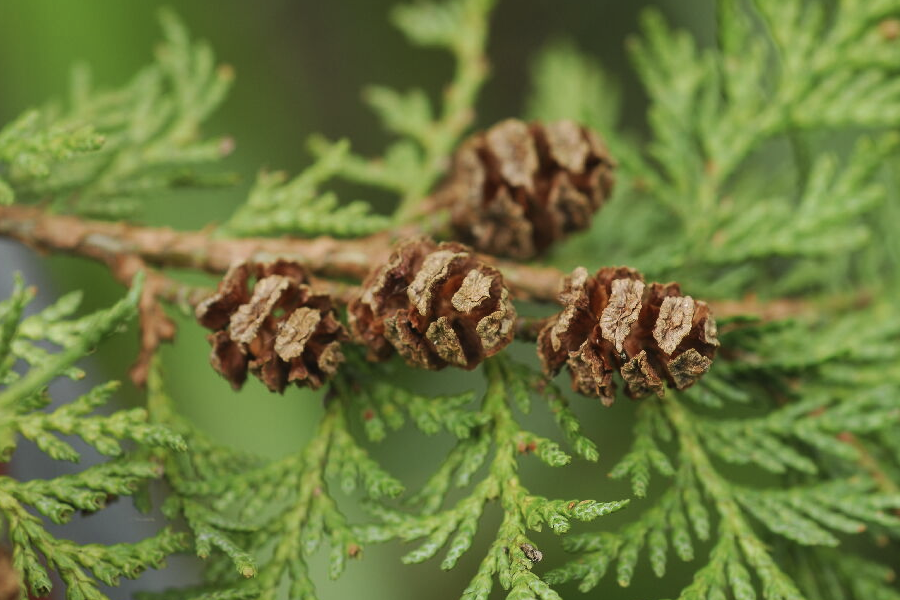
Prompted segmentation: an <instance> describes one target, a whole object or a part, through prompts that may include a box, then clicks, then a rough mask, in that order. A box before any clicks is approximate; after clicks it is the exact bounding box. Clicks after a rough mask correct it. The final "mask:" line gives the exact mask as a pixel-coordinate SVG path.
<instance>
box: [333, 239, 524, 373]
mask: <svg viewBox="0 0 900 600" xmlns="http://www.w3.org/2000/svg"><path fill="white" fill-rule="evenodd" d="M347 309H348V315H349V320H350V326H351V329H352V330H353V334H354V335H355V337H356V338H357V339H359V340H360V341H362V342H363V343H364V344H366V345H367V346H368V347H369V356H370V358H371V359H373V360H383V359H385V358H387V357H388V356H390V354H391V347H393V348H394V349H395V350H396V351H397V352H398V353H400V355H401V356H403V358H405V359H406V361H407V362H408V363H409V364H411V365H414V366H419V367H424V368H427V369H442V368H444V367H446V366H447V365H454V366H457V367H461V368H463V369H474V368H475V367H476V366H477V365H478V363H480V362H481V361H482V360H484V359H485V358H486V357H488V356H492V355H494V354H496V353H497V352H499V351H500V350H501V349H503V348H504V347H505V346H506V345H507V344H508V343H509V342H510V341H512V338H513V334H514V328H513V325H514V324H515V320H516V311H515V309H514V308H513V305H512V302H511V301H510V299H509V291H508V290H507V289H506V286H505V285H504V283H503V276H502V275H501V274H500V272H499V271H498V270H497V269H495V268H493V267H490V266H488V265H486V264H484V263H482V262H481V261H479V260H478V259H477V258H476V257H475V255H474V254H473V253H472V252H471V251H470V249H469V248H467V247H466V246H463V245H462V244H457V243H452V242H451V243H443V244H436V243H435V242H433V241H432V240H430V239H427V238H414V239H411V240H407V241H405V242H402V243H400V244H399V245H398V246H397V247H396V248H395V250H394V252H393V254H391V257H390V259H388V262H387V263H386V264H384V265H383V266H381V267H379V268H377V269H374V270H373V271H372V272H371V273H369V275H368V277H366V280H365V281H364V282H363V285H362V289H361V291H360V294H359V296H358V297H356V298H355V299H353V300H352V301H351V302H350V304H349V305H348V307H347Z"/></svg>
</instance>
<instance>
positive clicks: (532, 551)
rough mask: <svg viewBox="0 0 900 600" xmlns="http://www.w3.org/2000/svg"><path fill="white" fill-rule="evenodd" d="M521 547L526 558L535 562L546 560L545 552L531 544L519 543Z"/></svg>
mask: <svg viewBox="0 0 900 600" xmlns="http://www.w3.org/2000/svg"><path fill="white" fill-rule="evenodd" d="M519 549H520V550H522V553H523V554H524V555H525V558H527V559H528V560H530V561H531V562H533V563H536V562H541V561H542V560H544V553H543V552H541V551H540V550H538V549H537V548H535V547H534V546H532V545H531V544H519Z"/></svg>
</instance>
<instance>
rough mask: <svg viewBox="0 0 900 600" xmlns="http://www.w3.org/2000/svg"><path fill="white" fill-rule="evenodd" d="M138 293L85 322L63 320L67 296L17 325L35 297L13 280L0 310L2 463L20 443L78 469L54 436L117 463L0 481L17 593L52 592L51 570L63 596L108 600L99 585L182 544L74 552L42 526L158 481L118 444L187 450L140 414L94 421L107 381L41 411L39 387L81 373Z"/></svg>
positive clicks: (166, 536)
mask: <svg viewBox="0 0 900 600" xmlns="http://www.w3.org/2000/svg"><path fill="white" fill-rule="evenodd" d="M140 290H141V280H140V279H138V280H137V281H136V282H135V285H134V286H133V288H132V290H131V291H130V292H129V294H128V296H127V297H126V298H125V299H123V300H122V301H120V302H119V303H118V304H116V305H115V306H113V307H111V308H109V309H106V310H101V311H98V312H96V313H94V314H92V315H88V316H87V317H82V318H77V319H67V318H66V317H69V316H70V315H71V314H72V313H73V312H74V311H75V310H76V309H77V305H78V300H79V298H78V297H77V296H75V295H71V296H68V297H64V298H63V299H62V300H60V301H59V302H57V303H56V304H54V305H52V306H50V307H48V308H46V309H44V310H43V311H41V312H39V313H36V314H34V315H32V316H29V317H26V318H24V319H23V318H22V315H23V312H24V310H25V307H26V305H27V304H28V302H29V300H30V299H31V298H32V297H33V295H34V290H33V289H31V288H26V287H25V286H24V285H23V283H22V280H21V278H17V279H16V284H15V287H14V289H13V293H12V296H11V297H10V298H9V299H7V300H5V301H4V302H2V303H0V381H2V382H3V383H2V385H0V430H2V432H3V434H2V439H3V450H2V453H3V460H4V461H8V460H9V459H10V458H11V457H12V456H13V454H14V452H15V449H16V447H17V446H18V444H19V442H20V440H21V439H26V440H29V441H31V442H33V443H34V444H36V445H37V447H38V448H39V449H40V450H42V451H43V452H45V453H46V454H47V455H49V456H50V457H51V458H53V459H56V460H69V461H78V459H79V454H78V452H77V451H76V450H75V449H74V448H73V447H72V446H71V445H70V444H69V443H68V442H66V441H64V440H63V439H61V438H60V437H59V436H63V435H76V436H79V437H80V438H81V439H82V440H84V441H85V442H86V443H87V444H88V445H90V446H92V447H94V448H95V449H96V450H97V451H99V452H100V453H101V454H106V455H111V456H116V457H118V458H116V459H115V460H113V461H110V462H105V463H103V462H102V463H98V464H96V465H93V466H90V467H88V468H86V469H84V470H83V471H80V472H78V473H74V474H70V475H61V476H59V477H56V478H53V479H30V480H26V481H19V480H16V479H13V478H11V477H7V476H2V477H0V515H2V518H3V520H4V522H5V524H6V527H7V528H8V531H9V540H10V542H11V544H12V555H13V566H14V567H15V568H16V569H17V570H18V571H19V573H21V574H22V580H21V582H20V583H21V586H22V593H23V594H27V593H30V594H33V595H34V596H41V597H42V596H45V595H47V594H49V593H50V590H51V588H52V587H53V584H52V580H51V577H50V573H49V572H50V571H55V572H56V573H58V575H59V577H60V578H61V579H62V581H63V582H64V583H65V585H66V597H67V598H69V599H71V600H81V599H85V600H102V599H105V598H107V596H106V595H105V594H103V593H102V592H100V591H99V590H98V588H97V582H102V583H105V584H107V585H116V584H117V582H118V580H119V578H120V577H128V578H135V577H137V576H138V575H140V573H141V572H142V571H143V570H145V569H147V568H148V567H153V568H159V567H161V566H162V565H163V563H164V560H165V558H166V557H167V556H168V555H170V554H172V553H174V552H176V551H179V550H181V549H182V548H183V546H184V538H183V536H182V535H181V534H178V533H175V532H174V531H172V530H170V529H167V528H166V529H162V530H161V531H160V532H159V533H157V534H156V535H155V536H153V537H151V538H148V539H146V540H142V541H140V542H136V543H129V544H114V545H110V546H103V545H99V544H87V545H83V544H77V543H75V542H71V541H68V540H65V539H61V538H58V537H56V536H55V535H54V534H52V533H50V531H48V530H47V528H46V526H45V523H44V520H43V519H42V518H41V516H43V517H45V518H47V519H49V520H50V521H52V522H53V523H56V524H65V523H68V522H69V521H70V520H71V519H72V517H73V516H74V515H75V513H76V512H78V511H82V512H86V513H93V512H96V511H99V510H102V509H103V508H104V507H105V505H106V503H107V501H108V499H109V498H111V497H116V496H128V495H131V494H133V493H135V491H136V489H137V488H138V486H139V485H140V484H142V483H143V482H145V481H147V480H150V479H157V478H159V477H160V476H161V475H162V468H161V467H160V465H159V464H158V463H157V462H154V461H149V460H146V459H145V458H142V457H141V456H140V454H139V453H134V452H132V453H130V454H124V453H123V450H122V448H121V446H120V442H121V441H123V440H132V441H133V442H135V443H136V444H138V445H139V446H141V447H158V448H166V449H167V450H168V451H171V452H181V451H184V450H185V444H184V440H183V439H182V438H181V437H180V436H179V435H177V434H176V433H174V432H173V431H171V430H169V429H167V428H165V427H163V426H161V425H156V424H150V423H148V422H147V421H148V415H147V411H146V410H145V409H143V408H136V409H131V410H120V411H117V412H112V413H110V414H104V415H96V414H92V413H94V411H95V410H96V409H98V408H99V407H101V406H103V405H105V404H106V403H107V402H108V400H109V399H110V396H111V395H112V394H113V393H114V392H115V390H116V389H117V388H118V385H117V384H116V383H115V382H112V383H108V384H105V385H100V386H97V387H95V388H94V389H92V390H91V391H90V392H88V393H87V394H84V395H82V396H80V397H79V398H77V399H75V400H73V401H70V402H64V403H62V404H60V405H58V406H57V407H56V408H55V409H52V410H45V409H46V408H47V407H48V406H49V405H50V403H51V401H52V400H51V397H50V395H49V394H48V392H47V385H48V384H49V383H50V382H51V381H52V380H53V379H55V378H57V377H60V376H64V375H67V376H70V377H80V376H81V375H82V374H81V372H80V371H79V370H77V369H75V368H74V367H73V365H74V363H75V362H76V361H78V360H79V359H81V358H83V357H84V356H85V355H86V354H88V353H89V352H91V351H92V350H93V349H94V347H95V346H96V345H97V343H98V342H100V340H102V339H103V338H104V337H105V336H107V335H109V334H110V333H113V332H115V331H117V330H118V329H120V328H121V327H123V326H124V325H125V323H127V322H128V321H129V320H131V319H132V318H133V317H134V315H135V313H136V305H137V299H138V297H139V295H140ZM41 334H44V335H43V337H42V336H41ZM46 342H49V343H51V344H55V345H57V346H60V347H61V350H60V351H59V352H56V353H53V352H51V351H50V350H47V349H46V348H43V347H39V346H38V345H37V344H39V343H46ZM20 361H22V362H20ZM22 363H24V364H26V365H28V366H29V367H30V368H28V369H27V370H26V371H25V372H24V373H22V374H20V372H19V371H17V370H15V368H16V366H17V365H21V364H22ZM38 515H41V516H38Z"/></svg>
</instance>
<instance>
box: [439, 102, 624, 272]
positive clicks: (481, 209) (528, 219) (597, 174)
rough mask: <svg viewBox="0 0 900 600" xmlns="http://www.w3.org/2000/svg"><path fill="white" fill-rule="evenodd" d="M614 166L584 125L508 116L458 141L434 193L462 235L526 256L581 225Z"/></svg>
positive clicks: (481, 246)
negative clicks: (447, 170)
mask: <svg viewBox="0 0 900 600" xmlns="http://www.w3.org/2000/svg"><path fill="white" fill-rule="evenodd" d="M614 168H615V162H614V161H613V160H612V158H610V156H609V153H608V152H607V150H606V146H605V145H604V143H603V141H602V140H601V139H600V137H599V136H598V135H597V134H596V133H595V132H593V131H591V130H590V129H588V128H587V127H583V126H581V125H578V124H577V123H575V122H573V121H555V122H553V123H531V124H526V123H523V122H522V121H518V120H516V119H508V120H506V121H502V122H500V123H498V124H497V125H494V126H493V127H491V128H490V129H488V130H487V131H485V132H481V133H477V134H475V135H474V136H472V137H471V138H469V139H468V140H467V141H466V142H464V143H463V145H462V146H461V147H460V149H459V150H458V151H457V152H456V154H455V156H454V158H453V166H452V169H451V172H450V175H449V177H448V178H447V180H446V182H445V183H444V184H443V185H442V186H441V188H440V189H439V191H438V192H437V194H436V198H437V200H438V202H439V203H440V204H442V205H446V206H448V207H449V208H450V214H451V220H452V223H453V227H454V229H455V230H456V233H457V235H458V236H459V238H460V239H461V240H462V241H464V242H466V243H469V244H471V245H473V246H474V247H475V248H476V249H477V250H479V251H481V252H488V253H490V254H498V255H505V256H511V257H513V258H520V259H526V258H531V257H533V256H535V255H536V254H538V253H540V252H542V251H544V250H545V249H547V247H549V246H550V245H551V244H552V243H553V242H555V241H557V240H559V239H561V238H562V237H564V236H565V235H567V234H569V233H571V232H573V231H579V230H582V229H587V227H588V226H589V225H590V222H591V217H592V215H593V214H594V212H596V211H597V209H599V208H600V206H601V205H602V204H603V203H604V202H605V201H606V199H607V198H609V196H610V193H611V192H612V187H613V182H614V179H613V169H614Z"/></svg>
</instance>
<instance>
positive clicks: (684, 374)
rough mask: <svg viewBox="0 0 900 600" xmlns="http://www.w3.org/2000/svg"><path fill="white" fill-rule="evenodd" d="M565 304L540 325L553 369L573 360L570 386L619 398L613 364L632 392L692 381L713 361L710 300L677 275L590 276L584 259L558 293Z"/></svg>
mask: <svg viewBox="0 0 900 600" xmlns="http://www.w3.org/2000/svg"><path fill="white" fill-rule="evenodd" d="M559 300H560V303H562V304H563V306H564V307H565V308H564V309H563V311H562V312H561V313H559V314H558V315H557V316H556V317H554V318H553V319H552V320H551V321H550V322H549V323H548V324H547V325H546V326H545V327H544V328H543V329H542V330H541V332H540V334H539V336H538V355H539V356H540V359H541V363H542V364H543V366H544V371H545V372H546V373H547V374H548V375H554V374H556V373H558V372H559V369H560V368H561V367H562V365H563V363H567V364H568V365H569V372H570V373H571V375H572V388H573V389H574V390H576V391H578V392H580V393H582V394H585V395H587V396H595V397H599V398H600V399H601V400H602V401H603V403H604V404H606V405H607V406H608V405H610V404H612V402H613V400H614V399H615V384H614V383H613V380H612V374H613V371H614V370H618V371H619V372H620V373H621V375H622V379H623V380H624V381H625V392H626V393H627V394H628V395H629V396H630V397H632V398H643V397H644V396H648V395H650V394H652V393H656V394H657V395H659V396H660V397H661V396H662V395H663V394H664V393H665V388H664V383H668V384H669V385H670V386H674V387H676V388H678V389H679V390H682V389H684V388H687V387H690V386H691V385H693V383H694V382H695V381H697V379H699V378H700V377H701V376H702V375H703V374H704V373H706V371H708V370H709V367H710V365H711V364H712V359H713V356H714V355H715V352H716V347H717V346H718V345H719V340H718V339H717V337H716V322H715V320H714V319H713V316H712V314H711V313H710V311H709V306H707V304H706V303H705V302H701V301H699V300H694V299H693V298H691V297H690V296H683V295H682V294H681V288H680V287H679V285H678V284H677V283H666V284H662V283H651V284H650V285H645V284H644V278H643V277H642V276H641V274H640V273H638V272H637V271H634V270H632V269H629V268H627V267H618V268H611V267H606V268H603V269H600V270H599V271H597V273H596V275H594V276H593V277H590V276H589V275H588V272H587V270H586V269H584V268H583V267H579V268H577V269H575V271H574V272H573V273H572V275H571V276H569V277H567V278H566V280H565V282H564V286H563V290H562V291H561V292H560V294H559Z"/></svg>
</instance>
